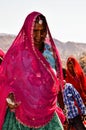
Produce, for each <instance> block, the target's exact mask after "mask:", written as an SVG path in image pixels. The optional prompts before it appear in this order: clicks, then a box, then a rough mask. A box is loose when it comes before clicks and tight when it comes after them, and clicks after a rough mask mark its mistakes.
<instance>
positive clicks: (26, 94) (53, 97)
mask: <svg viewBox="0 0 86 130" xmlns="http://www.w3.org/2000/svg"><path fill="white" fill-rule="evenodd" d="M38 15H40V13H39V12H32V13H31V14H29V15H28V16H27V18H26V20H25V22H24V25H23V26H22V28H21V30H20V32H19V34H18V35H17V37H16V39H15V40H14V42H13V44H12V46H11V47H10V48H9V50H8V51H7V53H6V55H5V58H4V62H3V63H2V70H1V72H0V129H1V128H2V125H3V122H4V118H5V114H6V109H7V104H6V97H7V96H8V94H9V93H10V92H13V93H14V96H15V99H16V101H17V102H18V101H19V102H20V101H21V104H20V106H19V107H17V108H16V110H15V115H16V118H17V120H18V121H20V122H21V123H22V124H24V125H26V126H29V127H35V128H37V127H40V126H43V125H45V124H47V123H48V122H49V121H50V119H51V118H52V116H53V114H54V112H55V110H56V102H57V93H58V91H59V86H60V85H62V81H63V80H62V71H61V70H62V68H61V62H60V58H59V54H58V50H57V49H56V47H55V44H54V42H53V39H52V37H51V34H50V31H49V28H48V26H47V30H48V31H47V32H48V35H47V36H48V37H47V39H48V41H49V42H50V43H49V44H51V47H52V50H53V54H54V57H55V59H56V67H57V76H56V75H55V74H54V72H53V70H52V68H51V66H50V65H49V63H48V62H47V61H46V59H45V58H44V57H43V55H42V54H41V53H40V52H39V51H38V50H37V49H36V48H35V47H34V41H33V27H34V21H35V19H36V17H37V16H38Z"/></svg>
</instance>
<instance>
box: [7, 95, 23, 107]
mask: <svg viewBox="0 0 86 130" xmlns="http://www.w3.org/2000/svg"><path fill="white" fill-rule="evenodd" d="M6 101H7V104H8V107H9V108H10V109H15V108H16V107H18V106H19V105H20V104H21V102H16V101H15V99H14V95H13V93H11V94H9V95H8V98H6Z"/></svg>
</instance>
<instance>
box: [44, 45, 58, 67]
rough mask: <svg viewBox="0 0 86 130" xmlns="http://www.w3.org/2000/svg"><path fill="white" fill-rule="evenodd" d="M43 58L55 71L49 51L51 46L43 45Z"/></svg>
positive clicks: (53, 60)
mask: <svg viewBox="0 0 86 130" xmlns="http://www.w3.org/2000/svg"><path fill="white" fill-rule="evenodd" d="M43 56H44V57H45V58H46V60H47V61H48V63H49V64H50V65H51V67H52V68H53V69H56V67H55V59H54V57H53V54H52V51H51V46H49V45H48V44H45V48H44V52H43Z"/></svg>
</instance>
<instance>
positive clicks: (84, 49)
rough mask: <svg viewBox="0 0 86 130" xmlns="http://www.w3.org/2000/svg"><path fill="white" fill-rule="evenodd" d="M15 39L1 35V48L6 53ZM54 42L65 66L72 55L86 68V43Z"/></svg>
mask: <svg viewBox="0 0 86 130" xmlns="http://www.w3.org/2000/svg"><path fill="white" fill-rule="evenodd" d="M14 39H15V35H10V34H0V48H1V49H2V50H4V51H5V52H6V51H7V50H8V48H9V47H10V46H11V44H12V42H13V40H14ZM54 42H55V44H56V46H57V48H58V51H59V53H60V57H61V60H62V63H63V66H65V62H66V60H67V58H68V57H69V56H70V55H72V56H74V57H76V58H77V59H78V60H79V62H80V64H81V66H82V67H83V69H84V66H85V68H86V64H85V63H86V55H85V54H86V43H75V42H70V41H68V42H66V43H63V42H61V41H59V40H57V39H54ZM82 59H83V60H84V61H83V60H82ZM85 70H86V69H85Z"/></svg>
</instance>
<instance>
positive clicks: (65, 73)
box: [62, 68, 67, 79]
mask: <svg viewBox="0 0 86 130" xmlns="http://www.w3.org/2000/svg"><path fill="white" fill-rule="evenodd" d="M62 71H63V78H64V79H65V78H66V77H67V72H66V69H65V68H63V69H62Z"/></svg>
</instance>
